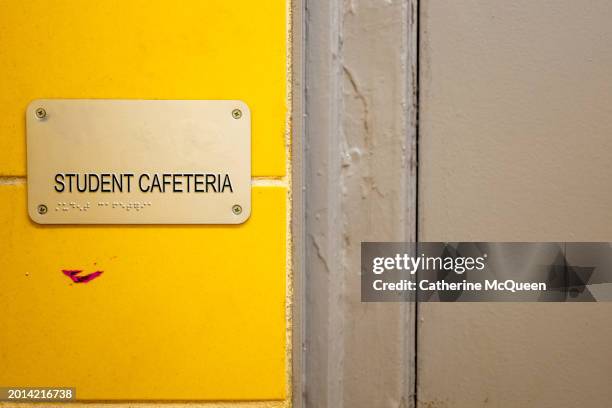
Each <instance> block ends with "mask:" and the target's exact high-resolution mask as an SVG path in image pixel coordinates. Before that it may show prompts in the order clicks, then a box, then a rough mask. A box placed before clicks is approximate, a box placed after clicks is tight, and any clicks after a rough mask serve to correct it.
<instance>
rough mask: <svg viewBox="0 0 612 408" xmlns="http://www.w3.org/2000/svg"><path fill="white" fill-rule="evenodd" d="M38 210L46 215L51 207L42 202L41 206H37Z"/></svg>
mask: <svg viewBox="0 0 612 408" xmlns="http://www.w3.org/2000/svg"><path fill="white" fill-rule="evenodd" d="M36 210H37V211H38V213H39V214H40V215H45V214H46V213H47V211H49V209H48V208H47V206H46V205H44V204H40V205H39V206H38V207H37V208H36Z"/></svg>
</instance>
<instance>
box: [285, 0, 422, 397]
mask: <svg viewBox="0 0 612 408" xmlns="http://www.w3.org/2000/svg"><path fill="white" fill-rule="evenodd" d="M292 33H293V37H292V44H291V48H292V87H291V89H292V129H293V144H292V156H293V174H292V186H293V190H292V191H293V197H292V202H293V204H292V211H293V215H292V236H293V255H292V262H293V271H294V272H293V290H294V296H293V299H294V300H293V305H292V306H293V308H292V310H293V316H292V327H293V330H292V336H293V337H292V342H293V352H292V366H293V375H292V393H293V404H294V406H296V407H317V408H319V407H329V408H340V407H351V408H353V407H367V408H371V407H412V406H414V401H415V389H416V387H415V347H416V341H415V339H416V333H415V328H416V324H415V316H416V305H415V304H413V303H361V302H360V243H361V242H362V241H414V240H415V239H416V231H417V225H416V220H417V214H416V203H417V99H418V94H417V77H418V76H417V67H418V65H417V49H418V39H417V36H418V7H417V0H394V1H382V0H351V1H346V0H330V1H314V0H310V1H308V0H301V1H300V0H296V1H294V2H293V6H292Z"/></svg>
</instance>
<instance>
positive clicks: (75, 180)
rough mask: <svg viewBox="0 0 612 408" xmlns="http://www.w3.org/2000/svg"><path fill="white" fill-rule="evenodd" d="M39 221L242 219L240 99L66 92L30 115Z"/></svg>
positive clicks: (246, 153) (247, 153) (245, 166)
mask: <svg viewBox="0 0 612 408" xmlns="http://www.w3.org/2000/svg"><path fill="white" fill-rule="evenodd" d="M26 124H27V148H28V210H29V214H30V217H31V218H32V220H33V221H35V222H37V223H39V224H240V223H243V222H245V221H246V220H247V219H248V218H249V215H250V212H251V115H250V112H249V108H248V107H247V106H246V104H245V103H244V102H241V101H229V100H227V101H226V100H219V101H179V100H175V101H170V100H164V101H162V100H89V99H88V100H84V99H81V100H77V99H73V100H68V99H48V100H36V101H33V102H32V103H30V105H29V107H28V109H27V113H26Z"/></svg>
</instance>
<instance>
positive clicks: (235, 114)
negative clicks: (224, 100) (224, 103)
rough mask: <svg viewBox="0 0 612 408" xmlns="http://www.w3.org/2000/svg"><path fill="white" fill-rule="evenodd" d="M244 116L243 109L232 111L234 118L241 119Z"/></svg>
mask: <svg viewBox="0 0 612 408" xmlns="http://www.w3.org/2000/svg"><path fill="white" fill-rule="evenodd" d="M241 117H242V111H241V110H240V109H234V110H233V111H232V118H234V119H240V118H241Z"/></svg>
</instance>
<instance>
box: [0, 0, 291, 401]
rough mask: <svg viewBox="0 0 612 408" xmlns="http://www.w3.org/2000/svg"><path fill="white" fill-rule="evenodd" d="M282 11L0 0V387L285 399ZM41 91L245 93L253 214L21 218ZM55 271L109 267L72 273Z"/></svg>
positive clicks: (158, 95) (85, 94)
mask: <svg viewBox="0 0 612 408" xmlns="http://www.w3.org/2000/svg"><path fill="white" fill-rule="evenodd" d="M286 10H287V3H286V2H285V1H280V0H279V1H265V2H252V1H248V0H238V1H232V2H226V1H199V0H189V1H182V2H177V1H169V0H167V1H162V0H149V1H140V0H122V1H117V0H105V1H84V0H73V1H68V0H59V1H39V0H0V367H1V368H0V386H74V387H76V388H77V395H78V398H79V399H83V400H110V401H127V400H150V401H165V400H210V401H222V400H228V401H235V404H238V402H236V401H241V400H244V401H248V400H279V401H281V402H280V403H282V404H284V403H283V402H282V400H283V399H285V398H286V397H287V390H288V388H289V387H288V380H289V378H288V376H287V372H288V361H287V356H288V352H287V344H286V343H287V342H286V329H287V322H286V316H287V314H286V306H287V300H286V296H287V291H286V285H287V276H288V273H289V271H288V270H287V255H286V254H287V253H288V252H287V251H288V249H289V248H288V242H289V239H288V236H287V231H288V228H287V225H288V222H289V217H288V216H287V211H288V205H287V203H288V200H287V196H288V182H287V178H286V168H287V167H288V166H287V160H288V158H287V157H286V134H287V124H286V116H287V92H286V89H287V74H286V72H287V38H288V29H287V15H286ZM35 98H134V99H241V100H244V101H245V102H246V103H247V104H248V105H249V106H250V109H251V112H252V117H253V121H252V138H253V139H252V143H253V148H252V149H253V150H252V162H253V164H252V171H253V176H254V177H256V186H255V187H254V188H253V198H252V200H253V210H252V215H251V218H250V219H249V221H248V222H246V223H245V224H242V225H238V226H39V225H36V224H34V223H32V222H31V221H30V220H29V218H28V216H27V211H26V190H27V184H26V183H27V178H24V176H26V177H27V175H26V174H25V168H26V157H25V117H24V113H25V108H26V106H27V104H28V103H29V101H30V100H32V99H35ZM268 181H269V182H268ZM62 269H84V270H85V271H94V270H103V271H104V273H103V274H102V276H100V277H99V278H98V279H96V280H94V281H92V282H90V283H88V284H86V285H75V284H71V281H70V280H69V279H68V278H67V277H66V276H64V275H63V274H62V272H61V270H62ZM228 404H230V405H234V403H232V402H228Z"/></svg>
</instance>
